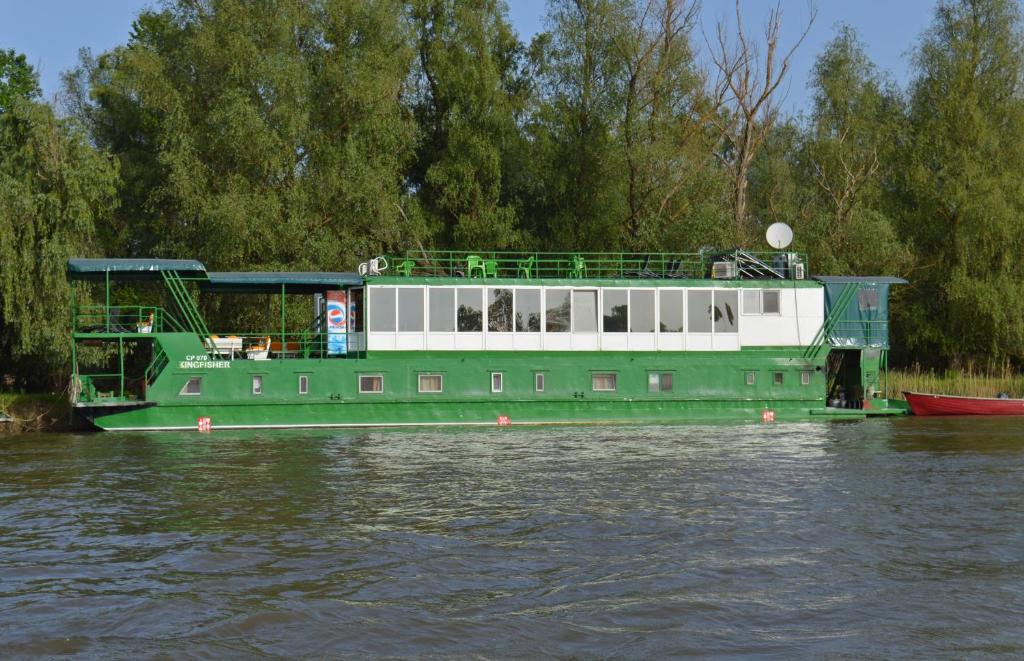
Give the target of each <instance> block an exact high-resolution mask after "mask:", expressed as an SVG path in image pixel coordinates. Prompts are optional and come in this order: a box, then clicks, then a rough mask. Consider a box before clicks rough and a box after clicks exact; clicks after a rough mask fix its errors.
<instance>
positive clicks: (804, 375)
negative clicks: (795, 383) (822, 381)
mask: <svg viewBox="0 0 1024 661" xmlns="http://www.w3.org/2000/svg"><path fill="white" fill-rule="evenodd" d="M800 385H802V386H809V385H811V371H810V370H803V371H801V372H800Z"/></svg>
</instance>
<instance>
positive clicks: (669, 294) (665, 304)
mask: <svg viewBox="0 0 1024 661" xmlns="http://www.w3.org/2000/svg"><path fill="white" fill-rule="evenodd" d="M658 295H659V299H660V300H659V305H660V307H661V309H660V310H659V311H660V312H661V324H660V327H661V332H662V333H682V332H683V292H682V291H681V290H672V289H663V290H662V291H661V292H659V294H658Z"/></svg>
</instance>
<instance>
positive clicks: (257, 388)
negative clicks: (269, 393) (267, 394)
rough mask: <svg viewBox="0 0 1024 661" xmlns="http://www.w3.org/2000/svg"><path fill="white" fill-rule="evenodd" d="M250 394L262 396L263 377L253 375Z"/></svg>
mask: <svg viewBox="0 0 1024 661" xmlns="http://www.w3.org/2000/svg"><path fill="white" fill-rule="evenodd" d="M252 394H254V395H262V394H263V377H262V376H260V375H259V374H253V376H252Z"/></svg>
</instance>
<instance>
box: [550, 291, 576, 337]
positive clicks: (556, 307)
mask: <svg viewBox="0 0 1024 661" xmlns="http://www.w3.org/2000/svg"><path fill="white" fill-rule="evenodd" d="M545 298H546V299H547V300H546V306H545V310H544V312H545V315H544V316H545V320H544V330H545V331H547V332H548V333H568V332H569V319H570V311H571V306H572V303H571V302H570V301H571V300H572V299H571V298H569V290H568V289H548V290H547V292H546V295H545Z"/></svg>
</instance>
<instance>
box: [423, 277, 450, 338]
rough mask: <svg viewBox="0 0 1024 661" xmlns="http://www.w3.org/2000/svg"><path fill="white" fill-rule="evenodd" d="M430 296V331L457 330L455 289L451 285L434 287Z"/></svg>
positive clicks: (429, 290) (446, 331) (447, 331)
mask: <svg viewBox="0 0 1024 661" xmlns="http://www.w3.org/2000/svg"><path fill="white" fill-rule="evenodd" d="M427 291H428V292H429V298H430V331H431V332H432V333H454V332H455V290H454V289H452V288H450V287H432V288H430V289H428V290H427Z"/></svg>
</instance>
